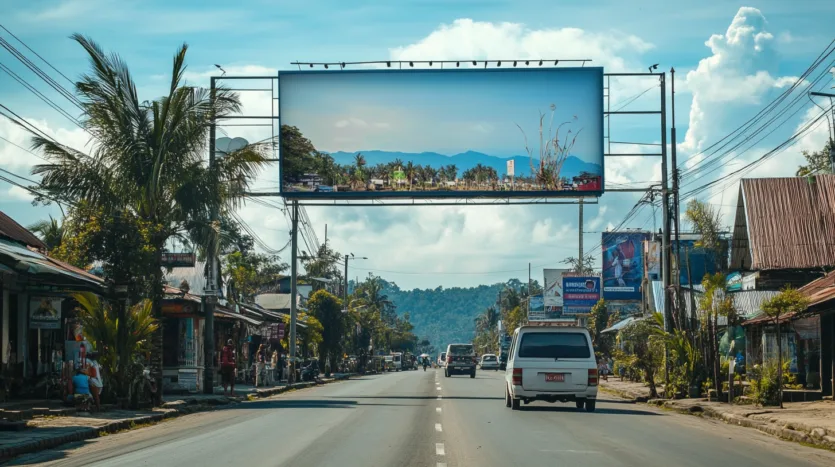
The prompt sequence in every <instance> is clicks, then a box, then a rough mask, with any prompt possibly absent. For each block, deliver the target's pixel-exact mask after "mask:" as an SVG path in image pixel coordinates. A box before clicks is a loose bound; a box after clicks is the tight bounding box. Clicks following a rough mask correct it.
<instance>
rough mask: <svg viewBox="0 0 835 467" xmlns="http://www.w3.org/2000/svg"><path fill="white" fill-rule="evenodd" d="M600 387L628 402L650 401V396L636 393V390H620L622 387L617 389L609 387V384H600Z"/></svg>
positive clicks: (601, 389)
mask: <svg viewBox="0 0 835 467" xmlns="http://www.w3.org/2000/svg"><path fill="white" fill-rule="evenodd" d="M598 389H599V390H600V391H603V392H606V393H609V394H612V395H615V396H618V397H620V398H622V399H626V400H627V401H628V402H632V403H638V402H648V401H649V397H648V396H645V395H643V394H638V393H635V392H631V391H623V390H620V389H615V388H612V387H609V386H602V385H601V386H598Z"/></svg>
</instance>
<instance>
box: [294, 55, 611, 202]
mask: <svg viewBox="0 0 835 467" xmlns="http://www.w3.org/2000/svg"><path fill="white" fill-rule="evenodd" d="M602 74H603V70H602V68H600V67H588V68H550V69H549V68H532V69H498V68H493V69H486V70H485V69H474V70H473V69H468V70H459V69H446V70H425V69H424V70H411V69H406V70H362V71H351V70H345V71H337V72H331V71H323V70H322V71H306V70H305V71H298V72H296V71H288V72H280V73H279V95H280V98H279V114H280V115H281V123H282V125H289V126H293V127H297V128H298V129H299V130H300V132H301V134H302V135H303V136H304V137H305V138H308V139H309V140H310V141H311V142H312V143H313V146H314V147H315V148H316V149H317V150H318V151H323V152H327V153H329V154H331V155H332V156H333V158H334V159H335V162H336V163H337V164H340V165H341V166H342V167H340V168H337V171H340V172H342V173H343V175H344V176H343V177H341V178H342V179H341V180H338V179H334V178H333V177H328V176H323V177H321V178H319V179H317V180H316V181H315V182H311V181H310V177H304V178H302V177H297V178H293V175H290V174H287V173H285V175H286V176H285V180H283V184H284V187H285V191H287V190H286V188H287V186H290V187H292V190H291V191H302V192H305V187H304V185H307V187H308V188H310V187H313V186H315V185H317V184H318V185H339V189H338V190H337V191H340V192H341V191H350V192H357V191H361V192H366V191H367V190H366V186H365V185H366V184H368V183H370V182H372V181H374V180H378V186H377V189H376V191H378V193H376V195H378V196H381V197H385V196H391V195H398V194H399V195H404V194H406V193H403V192H409V193H412V194H413V195H414V196H417V197H422V196H427V195H429V194H431V193H436V192H438V191H441V192H444V191H452V192H455V193H456V195H461V194H462V193H461V192H478V193H480V194H483V193H484V192H489V191H501V193H498V194H499V195H506V194H507V191H508V190H509V191H525V192H548V191H586V192H598V191H599V187H600V180H599V177H601V176H602V175H603V89H602V88H603V75H602ZM541 117H542V125H543V129H544V131H545V140H546V142H545V143H541V142H540V140H539V136H540V135H539V132H540V118H541ZM549 134H550V135H551V138H549ZM550 139H555V140H556V141H557V143H558V144H554V143H550V144H549V142H548V141H549V140H550ZM557 146H562V147H564V148H565V149H564V150H559V151H555V150H552V151H550V152H549V153H548V154H547V155H546V157H544V158H543V159H545V160H546V161H553V163H554V167H555V168H553V169H551V168H549V166H548V165H547V164H548V162H546V166H545V169H544V172H545V173H553V179H554V182H553V183H552V182H551V181H550V180H548V179H546V177H537V175H538V174H539V173H540V172H541V169H540V164H539V159H540V154H541V153H542V151H541V149H543V148H544V147H550V148H555V147H557ZM528 151H530V152H528ZM357 154H362V155H363V157H364V162H365V164H366V165H365V166H363V167H359V166H357V165H356V162H355V157H356V155H357ZM532 156H533V157H532ZM282 157H283V156H282ZM511 157H512V158H514V159H515V162H516V168H515V171H514V175H515V177H516V178H517V181H518V183H514V184H513V185H512V186H511V185H510V183H509V182H510V180H504V176H505V175H506V160H507V159H509V158H511ZM395 160H400V161H402V164H401V165H400V166H398V167H394V166H393V164H392V162H393V161H395ZM410 161H411V162H413V164H414V165H421V166H423V167H432V168H434V169H441V168H443V167H446V166H448V164H453V165H455V166H456V168H457V172H454V173H451V174H447V173H445V172H443V171H441V172H440V173H437V174H434V175H431V174H430V175H429V176H426V177H423V176H422V175H423V174H421V173H418V174H417V175H414V174H413V175H412V178H413V182H414V183H408V178H409V177H408V175H409V174H406V176H407V178H406V181H405V183H404V184H403V185H402V186H400V187H397V185H395V182H396V180H395V177H394V176H393V173H394V172H397V171H402V170H405V168H406V166H405V164H407V163H408V162H410ZM563 161H564V162H563ZM378 164H385V165H386V167H382V166H380V165H378ZM478 164H481V166H487V167H492V168H493V169H494V171H493V172H490V173H487V174H486V175H484V176H479V175H478V174H477V173H473V172H467V170H468V169H473V168H475V167H480V166H479V165H478ZM468 173H469V174H471V175H468ZM320 175H322V174H320ZM524 176H531V177H536V180H532V181H531V183H523V180H522V179H521V178H520V177H524ZM468 177H469V179H468ZM421 178H422V179H421ZM586 178H589V179H593V180H592V182H593V183H588V182H587V181H586V180H585V179H586ZM418 179H421V180H418ZM292 182H296V183H292ZM504 182H507V184H506V186H505V184H504ZM410 185H412V189H411V190H409V189H408V188H409V186H410ZM427 192H428V193H427ZM332 193H333V192H332V191H328V192H327V194H326V193H317V194H318V195H321V196H324V197H327V196H331V195H332Z"/></svg>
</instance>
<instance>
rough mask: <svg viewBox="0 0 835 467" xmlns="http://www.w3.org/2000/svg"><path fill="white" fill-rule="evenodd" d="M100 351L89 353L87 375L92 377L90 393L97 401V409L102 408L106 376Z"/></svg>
mask: <svg viewBox="0 0 835 467" xmlns="http://www.w3.org/2000/svg"><path fill="white" fill-rule="evenodd" d="M98 360H99V353H98V352H90V353H89V354H88V355H87V369H86V370H87V371H86V373H87V376H89V377H90V393H91V394H92V395H93V401H95V403H96V410H97V411H99V410H101V392H102V390H103V389H104V378H103V377H102V374H101V365H100V364H99V361H98Z"/></svg>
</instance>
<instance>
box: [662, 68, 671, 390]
mask: <svg viewBox="0 0 835 467" xmlns="http://www.w3.org/2000/svg"><path fill="white" fill-rule="evenodd" d="M659 78H660V80H661V202H662V203H663V210H662V214H663V222H664V232H663V234H662V235H661V276H662V282H663V283H664V331H666V332H671V331H672V316H671V311H672V310H671V303H670V302H671V300H670V265H671V262H670V227H671V225H670V224H671V222H670V220H671V219H670V191H669V189H668V186H669V185H668V184H667V183H668V181H667V80H666V73H660V74H659ZM664 353H665V355H666V357H667V358H665V359H664V361H665V362H669V361H670V359H669V355H670V348H669V345H668V344H665V345H664ZM664 387H665V388H668V387H670V365H669V363H667V364H665V365H664ZM664 395H665V396H666V395H667V393H666V392H665V394H664Z"/></svg>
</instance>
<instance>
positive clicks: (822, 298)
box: [797, 271, 835, 306]
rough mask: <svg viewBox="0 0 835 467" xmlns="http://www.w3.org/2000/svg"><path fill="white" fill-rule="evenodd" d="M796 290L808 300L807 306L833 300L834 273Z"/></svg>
mask: <svg viewBox="0 0 835 467" xmlns="http://www.w3.org/2000/svg"><path fill="white" fill-rule="evenodd" d="M797 290H798V291H799V292H800V293H802V294H803V295H805V296H806V298H808V299H809V306H812V305H817V304H819V303H823V302H826V301H829V300H832V299H833V298H835V271H833V272H830V273H829V274H827V275H825V276H823V277H821V278H820V279H815V280H813V281H812V282H809V283H808V284H806V285H804V286H803V287H801V288H799V289H797Z"/></svg>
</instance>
